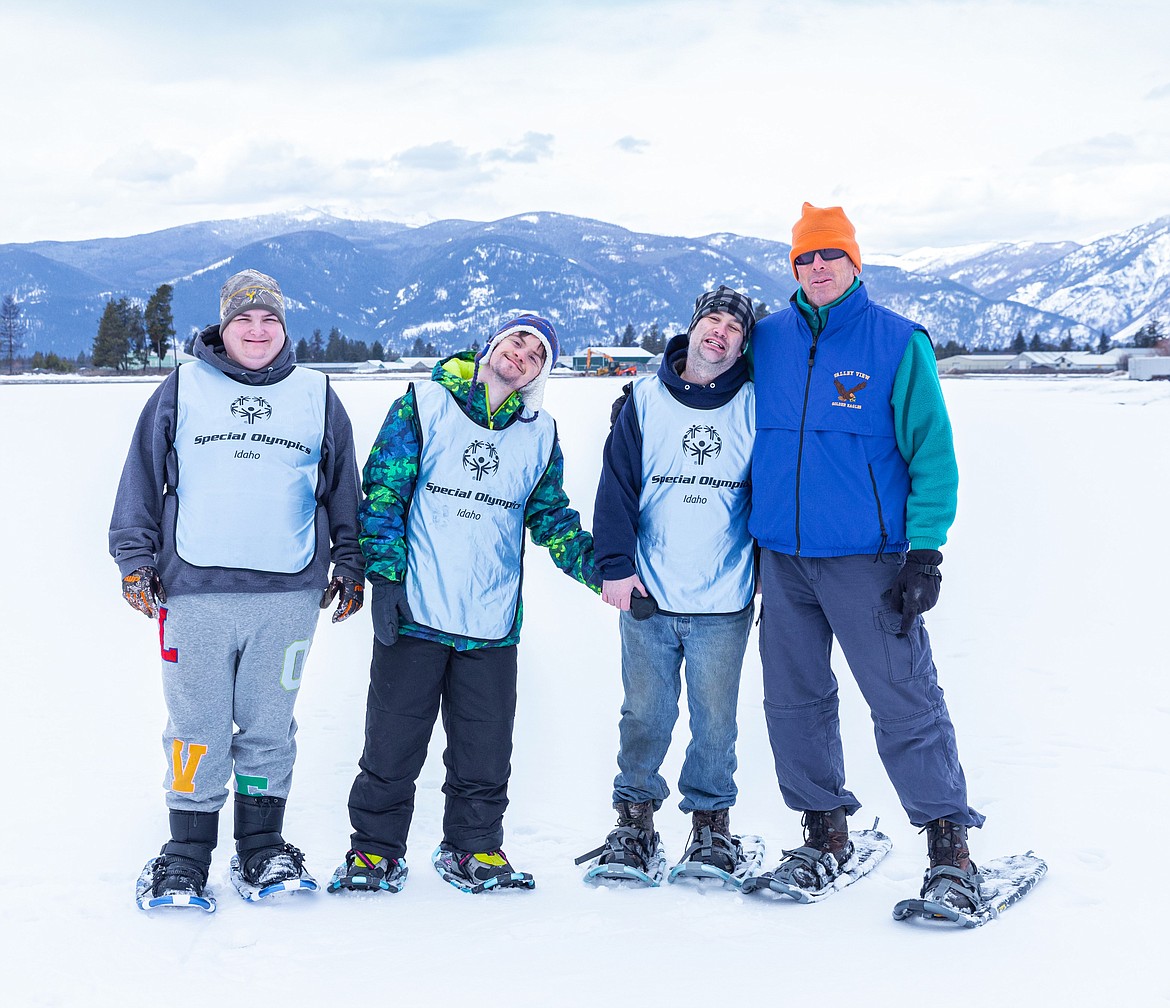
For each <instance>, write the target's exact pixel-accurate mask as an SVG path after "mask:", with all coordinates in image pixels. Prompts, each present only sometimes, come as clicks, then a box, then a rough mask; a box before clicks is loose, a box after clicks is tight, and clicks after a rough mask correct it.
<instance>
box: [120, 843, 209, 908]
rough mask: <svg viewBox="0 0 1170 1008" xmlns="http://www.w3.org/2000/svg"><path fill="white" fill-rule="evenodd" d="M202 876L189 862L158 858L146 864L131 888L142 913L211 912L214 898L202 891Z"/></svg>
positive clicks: (161, 855) (161, 856)
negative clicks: (172, 909) (162, 910)
mask: <svg viewBox="0 0 1170 1008" xmlns="http://www.w3.org/2000/svg"><path fill="white" fill-rule="evenodd" d="M206 878H207V876H206V874H205V873H204V872H203V871H202V870H201V869H200V868H199V866H198V865H196V864H195V863H194V862H192V861H188V860H187V859H186V858H178V857H175V856H173V855H167V854H160V855H159V856H158V857H153V858H151V859H150V860H149V861H147V862H146V864H145V866H144V867H143V869H142V873H141V874H140V875H139V876H138V882H137V884H136V885H135V888H134V899H135V902H136V903H137V904H138V906H139V908H140V909H142V910H158V909H160V908H163V907H179V908H183V909H190V910H203V911H204V912H206V913H214V912H215V897H214V896H212V895H211V894H210V893H209V892H208V891H207V889H206Z"/></svg>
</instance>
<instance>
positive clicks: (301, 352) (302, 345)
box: [293, 336, 309, 364]
mask: <svg viewBox="0 0 1170 1008" xmlns="http://www.w3.org/2000/svg"><path fill="white" fill-rule="evenodd" d="M293 353H295V354H296V356H297V360H298V361H300V362H301V363H302V364H304V363H306V362H307V361H308V359H309V344H308V343H306V342H305V338H304V337H303V336H302V337H301V338H300V339H299V340H297V345H296V347H295V348H294V350H293Z"/></svg>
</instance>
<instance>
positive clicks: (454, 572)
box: [406, 382, 556, 641]
mask: <svg viewBox="0 0 1170 1008" xmlns="http://www.w3.org/2000/svg"><path fill="white" fill-rule="evenodd" d="M412 387H413V388H414V397H415V411H416V416H417V417H418V424H419V430H420V432H421V434H422V445H421V449H422V450H421V453H420V457H419V466H418V480H417V482H416V484H415V490H414V498H413V500H412V502H411V506H410V512H409V514H408V516H407V523H406V543H407V564H406V597H407V599H408V600H409V601H410V608H411V612H412V613H413V614H414V619H415V622H416V623H418V624H419V625H420V626H425V627H429V628H430V629H432V630H439V631H441V632H443V633H447V634H454V635H456V636H459V637H473V638H475V639H477V640H483V641H497V640H501V639H502V638H504V637H506V636H507V635H508V633H509V632H510V631H511V629H512V626H513V624H514V623H515V622H516V613H517V610H518V608H519V605H520V581H521V572H522V569H523V560H524V513H525V511H526V510H527V505H528V498H529V497H530V496H531V495H532V492H533V491H534V490H535V489H536V487H537V484H538V483H539V482H540V479H541V477H542V476H543V475H544V472H545V470H546V469H547V468H548V463H549V460H550V459H551V458H552V451H553V445H554V444H555V443H556V424H555V423H554V422H553V420H552V418H551V417H550V416H549V415H548V413H546V412H545V411H544V410H541V411H540V413H539V414H538V415H537V417H536V419H535V420H534V421H533V422H532V423H512V424H509V425H508V426H507V427H504V428H503V429H501V430H489V429H487V428H485V427H481V426H480V425H479V424H477V423H476V422H475V421H474V420H472V419H471V418H470V417H468V416H467V414H465V413H464V412H463V410H461V409H460V408H459V404H458V403H456V402H455V399H454V397H453V396H452V395H451V393H450V392H448V391H447V389H445V388H443V386H442V385H439V384H437V383H435V382H422V383H420V384H417V385H413V386H412Z"/></svg>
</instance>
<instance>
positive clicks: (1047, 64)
mask: <svg viewBox="0 0 1170 1008" xmlns="http://www.w3.org/2000/svg"><path fill="white" fill-rule="evenodd" d="M249 15H250V17H251V18H252V19H253V20H255V21H256V22H257V23H263V25H264V33H263V44H249V45H240V44H239V39H238V37H237V36H233V35H231V33H230V32H226V31H225V24H226V23H225V18H224V17H223V16H222V14H221V13H217V12H216V11H215V10H213V9H212V7H211V6H210V5H208V6H200V5H195V6H191V5H180V4H178V3H175V2H171V0H160V3H159V4H157V5H156V7H155V8H152V16H151V17H150V18H143V17H142V16H141V11H140V8H139V7H136V6H134V5H132V4H130V3H129V2H128V0H111V3H109V4H103V5H98V6H95V5H92V4H84V3H81V2H80V0H45V2H44V3H41V4H37V5H25V6H23V7H20V8H14V9H13V11H11V12H7V11H6V35H7V37H12V38H23V39H30V40H36V39H51V40H52V45H51V46H46V45H28V46H13V47H10V48H9V50H8V51H7V52H6V55H5V60H4V61H2V62H0V93H4V94H7V95H10V96H12V95H16V96H18V100H12V101H10V102H9V104H8V105H7V106H6V123H5V125H6V131H7V133H8V135H10V136H15V137H18V138H19V144H20V148H19V149H20V156H19V157H10V158H5V159H2V160H0V187H2V188H3V191H6V192H10V193H19V194H20V199H14V200H9V201H8V202H7V203H6V204H5V205H4V207H2V208H0V236H2V237H3V238H4V239H5V240H8V241H34V240H38V239H46V238H58V239H62V238H80V237H89V236H94V235H98V234H104V235H108V234H132V233H135V232H139V231H144V230H155V229H157V228H159V227H165V226H170V225H173V224H176V223H183V222H185V221H187V220H190V219H192V216H191V215H192V214H194V213H199V214H204V215H207V216H213V217H227V216H244V215H248V214H251V213H261V212H268V211H270V210H275V209H291V208H294V207H296V206H300V205H305V204H308V205H313V206H323V205H342V204H343V205H348V206H352V207H353V208H354V209H355V210H358V211H360V212H362V213H364V214H367V215H373V216H383V217H390V218H395V219H404V220H405V219H410V220H418V219H436V218H443V217H464V218H472V219H491V218H493V217H496V216H505V215H508V214H514V213H523V212H526V211H538V210H552V211H559V212H562V213H572V214H579V215H581V216H585V217H592V218H598V219H602V220H608V221H612V222H613V223H615V224H620V225H622V226H625V227H630V228H632V229H635V230H647V231H657V232H661V233H669V234H692V235H698V234H707V233H711V232H715V231H735V232H738V233H740V234H756V235H760V236H762V237H770V238H778V239H781V240H784V239H786V238H787V236H788V233H789V228H790V226H791V223H792V220H793V219H794V217H795V216H796V214H797V213H798V212H799V208H800V204H801V203H802V202H803V201H804V200H805V199H810V200H812V201H813V202H820V203H827V202H837V203H843V204H844V205H846V208H847V210H850V211H851V212H853V211H854V210H855V209H858V210H865V211H866V212H868V211H869V210H871V209H872V211H873V214H872V218H871V220H870V223H869V227H870V230H869V231H868V235H869V244H870V245H871V247H880V248H882V249H883V250H887V251H897V249H898V247H899V246H901V245H902V244H903V243H904V242H910V243H912V244H914V245H924V244H932V245H937V244H942V243H943V242H944V240H945V241H950V240H957V241H959V242H965V241H970V240H976V239H977V238H983V237H990V238H1001V239H1009V240H1011V239H1025V238H1038V239H1050V238H1072V239H1075V240H1085V239H1087V238H1088V237H1090V234H1089V232H1090V231H1091V232H1093V233H1097V232H1099V230H1100V227H1101V225H1102V217H1101V216H1100V214H1101V213H1102V212H1108V213H1111V214H1112V215H1113V216H1112V218H1111V219H1112V222H1113V224H1114V225H1116V226H1117V227H1122V226H1132V225H1133V224H1136V223H1140V222H1141V221H1143V220H1149V219H1152V218H1154V217H1157V216H1162V215H1164V214H1165V213H1166V212H1167V202H1168V201H1167V197H1166V196H1165V192H1164V188H1165V187H1164V185H1163V186H1161V187H1158V186H1152V185H1150V184H1149V183H1148V181H1147V179H1148V178H1150V177H1152V176H1153V175H1154V174H1155V173H1156V172H1155V169H1156V167H1157V166H1158V165H1163V166H1164V165H1165V163H1166V161H1167V160H1168V158H1167V151H1168V150H1170V121H1167V118H1166V116H1165V115H1164V114H1159V109H1160V100H1161V99H1164V98H1165V97H1166V96H1167V95H1168V94H1170V85H1166V84H1159V82H1160V81H1165V80H1166V76H1165V58H1164V54H1163V52H1162V50H1163V48H1164V39H1165V38H1166V37H1168V36H1170V5H1167V4H1162V3H1153V2H1151V0H1116V2H1115V3H1113V4H1111V5H1109V6H1108V7H1107V8H1106V7H1102V6H1101V5H1099V4H1090V3H1087V2H1081V0H1068V2H1065V3H1061V4H1055V3H1047V2H1027V0H963V2H956V3H937V2H927V0H869V2H866V3H860V2H857V0H822V3H821V4H820V5H819V6H818V8H817V9H816V11H815V12H814V11H812V10H811V9H809V8H807V7H806V6H804V5H801V4H798V3H795V2H793V0H774V2H764V0H727V3H726V4H725V5H724V7H723V8H721V13H720V16H719V17H718V18H712V16H711V13H710V6H709V4H708V3H706V2H699V0H622V2H619V0H576V2H568V0H548V2H546V3H543V4H539V5H537V4H530V3H526V2H525V3H522V2H520V0H497V2H495V3H491V4H489V3H487V2H480V0H443V2H440V3H434V4H427V5H422V4H383V3H374V2H370V0H339V2H338V3H335V4H330V5H328V7H322V6H321V5H319V4H316V5H314V4H311V3H308V2H307V0H289V2H286V3H284V4H277V3H275V2H272V0H255V2H254V3H253V5H252V6H251V7H250V8H249ZM634 26H653V30H652V31H651V30H632V27H634ZM1104 37H1108V38H1109V39H1110V45H1109V46H1107V47H1106V46H1102V45H1101V44H1100V40H1101V39H1102V38H1104ZM1054 39H1059V40H1060V42H1059V45H1055V44H1053V40H1054ZM829 49H831V51H832V54H833V59H832V61H831V64H827V63H826V52H827V51H828V50H829ZM615 137H616V138H618V139H617V140H616V141H615V139H614V138H615ZM649 138H653V139H652V140H651V139H649ZM631 154H636V155H638V156H636V157H632V156H630V155H631ZM188 159H189V160H188ZM192 162H194V163H192ZM1143 166H1144V169H1143ZM1078 171H1079V172H1080V174H1081V175H1082V176H1083V179H1082V181H1080V182H1078V183H1077V184H1076V185H1075V187H1072V188H1074V189H1075V191H1076V192H1077V194H1078V196H1079V197H1080V198H1081V199H1082V200H1083V205H1082V207H1081V208H1080V210H1078V209H1077V208H1076V207H1075V206H1072V205H1070V204H1069V203H1068V202H1067V200H1065V199H1064V197H1063V196H1060V195H1058V194H1062V193H1065V192H1067V191H1069V188H1070V187H1069V186H1068V185H1067V183H1066V177H1067V176H1070V175H1075V174H1076V173H1077V172H1078ZM956 180H960V181H958V182H956ZM1121 181H1124V182H1125V183H1126V184H1128V185H1129V186H1130V187H1131V188H1130V189H1129V190H1127V191H1126V192H1125V193H1124V198H1119V197H1118V193H1117V189H1116V186H1117V185H1118V183H1119V182H1121ZM948 200H949V201H950V203H949V204H948ZM1102 208H1106V209H1105V210H1104V211H1103V209H1102ZM1105 226H1109V224H1108V223H1106V224H1105ZM965 228H971V229H972V230H974V231H978V234H967V233H965V232H964V231H963V229H965ZM1054 231H1059V232H1060V233H1053V232H1054ZM956 232H958V233H956ZM904 247H905V246H904Z"/></svg>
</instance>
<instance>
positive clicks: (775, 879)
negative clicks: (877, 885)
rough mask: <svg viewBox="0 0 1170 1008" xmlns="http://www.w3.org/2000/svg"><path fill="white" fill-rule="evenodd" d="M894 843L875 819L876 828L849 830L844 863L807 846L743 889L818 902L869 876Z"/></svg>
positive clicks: (788, 853) (786, 853)
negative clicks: (881, 830)
mask: <svg viewBox="0 0 1170 1008" xmlns="http://www.w3.org/2000/svg"><path fill="white" fill-rule="evenodd" d="M893 846H894V845H893V841H891V840H890V838H889V837H888V836H886V835H885V834H884V833H881V832H879V831H878V828H877V820H876V819H875V820H874V824H873V829H867V830H856V831H853V832H850V833H849V840H848V844H847V845H846V847H845V850H844V851H843V852H842V853H843V854H844V857H845V860H844V862H843V863H838V861H837V858H836V855H834V854H833V853H832V852H830V851H825V850H820V849H818V848H815V847H809V846H804V847H800V848H797V849H796V850H794V851H784V852H783V854H784V857H783V860H782V861H781V862H780V864H779V865H778V866H777V867H776V868H774V869H773V870H772V871H770V872H764V873H763V874H762V875H755V876H750V877H748V878H747V879H745V880H744V882H743V885H742V887H741V888H742V889H743V891H744V892H745V893H750V892H757V891H765V892H773V893H778V894H779V895H781V896H787V897H790V898H791V899H794V900H796V901H797V902H798V903H818V902H820V901H821V900H823V899H826V898H827V897H829V896H832V895H833V893H835V892H839V891H840V890H842V889H844V888H845V887H846V886H850V885H852V884H853V883H854V882H856V881H857V880H858V879H860V878H863V877H864V876H865V875H868V874H869V873H870V872H871V871H873V869H874V868H875V867H877V864H878V862H880V861H881V859H882V858H884V857H885V856H886V855H887V854H888V853H889V852H890V850H891V849H892V848H893Z"/></svg>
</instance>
